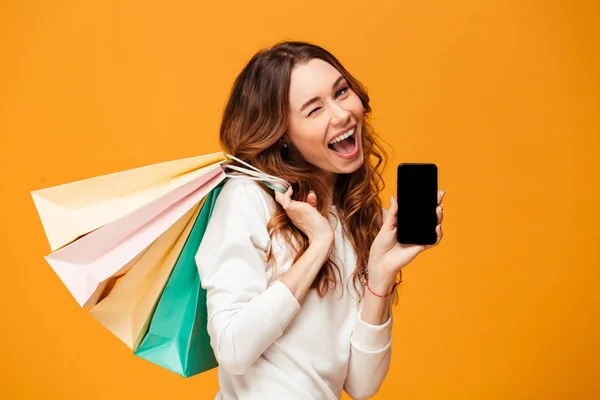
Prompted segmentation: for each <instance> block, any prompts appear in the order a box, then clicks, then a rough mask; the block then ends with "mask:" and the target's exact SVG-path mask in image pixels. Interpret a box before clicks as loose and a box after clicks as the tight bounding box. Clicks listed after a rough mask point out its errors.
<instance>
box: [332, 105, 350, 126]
mask: <svg viewBox="0 0 600 400" xmlns="http://www.w3.org/2000/svg"><path fill="white" fill-rule="evenodd" d="M329 110H330V111H329V112H330V114H331V119H330V123H331V125H333V126H337V125H344V126H345V125H347V124H348V121H349V120H350V117H351V115H352V114H351V113H350V111H348V110H346V109H345V108H343V107H340V106H339V105H338V104H335V103H334V104H332V105H331V106H330V107H329Z"/></svg>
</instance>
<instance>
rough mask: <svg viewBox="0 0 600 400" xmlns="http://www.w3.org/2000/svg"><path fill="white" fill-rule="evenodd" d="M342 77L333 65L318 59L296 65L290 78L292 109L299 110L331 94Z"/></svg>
mask: <svg viewBox="0 0 600 400" xmlns="http://www.w3.org/2000/svg"><path fill="white" fill-rule="evenodd" d="M340 75H341V73H340V72H339V71H338V70H337V69H335V68H334V67H333V66H332V65H331V64H329V63H328V62H326V61H323V60H321V59H318V58H313V59H312V60H310V61H309V62H307V63H306V64H302V65H296V66H295V67H294V68H293V69H292V73H291V77H290V95H289V96H290V98H289V101H290V107H291V108H292V109H295V110H299V109H300V107H302V104H304V102H306V101H307V100H310V99H312V98H313V97H316V96H325V95H327V94H329V93H330V92H331V86H332V85H333V83H334V82H335V80H336V79H337V78H339V76H340Z"/></svg>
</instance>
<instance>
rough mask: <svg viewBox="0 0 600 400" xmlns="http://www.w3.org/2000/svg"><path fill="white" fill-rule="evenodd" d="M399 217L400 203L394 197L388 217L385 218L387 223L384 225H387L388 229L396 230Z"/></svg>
mask: <svg viewBox="0 0 600 400" xmlns="http://www.w3.org/2000/svg"><path fill="white" fill-rule="evenodd" d="M397 215H398V201H397V200H396V198H395V197H394V196H392V198H391V200H390V209H389V210H388V213H387V216H386V217H385V221H383V225H385V226H386V227H387V228H388V229H394V228H395V227H396V222H397V220H396V217H397Z"/></svg>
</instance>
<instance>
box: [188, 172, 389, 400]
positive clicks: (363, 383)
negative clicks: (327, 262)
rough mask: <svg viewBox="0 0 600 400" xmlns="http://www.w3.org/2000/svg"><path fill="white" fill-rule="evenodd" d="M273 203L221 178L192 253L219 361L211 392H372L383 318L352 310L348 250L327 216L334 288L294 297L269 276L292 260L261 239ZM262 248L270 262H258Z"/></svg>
mask: <svg viewBox="0 0 600 400" xmlns="http://www.w3.org/2000/svg"><path fill="white" fill-rule="evenodd" d="M274 209H275V200H274V199H273V198H272V197H270V196H269V195H267V193H265V192H264V191H263V190H262V189H261V188H260V187H259V186H258V184H257V183H256V182H254V181H252V180H247V179H239V178H234V179H231V180H229V181H228V182H226V183H225V185H224V187H223V189H222V191H221V194H220V196H219V197H218V199H217V202H216V204H215V207H214V210H213V214H212V217H211V219H210V222H209V224H208V226H207V230H206V233H205V236H204V239H203V241H202V244H201V245H200V247H199V249H198V252H197V255H196V263H197V265H198V270H199V273H200V279H201V282H202V287H203V288H205V289H206V290H207V308H208V332H209V334H210V337H211V345H212V347H213V349H214V352H215V355H216V358H217V361H218V362H219V372H218V373H219V384H220V391H219V393H217V395H216V399H224V400H234V399H239V400H246V399H253V400H254V399H256V400H259V399H260V400H264V399H277V400H294V399H307V400H308V399H311V400H312V399H317V400H328V399H339V398H340V397H341V395H342V391H343V390H344V389H345V390H346V392H347V393H348V394H350V396H351V397H352V398H354V399H366V398H369V397H371V396H373V395H374V394H375V393H376V392H377V390H378V389H379V387H380V385H381V383H382V382H383V380H384V378H385V376H386V374H387V371H388V368H389V364H390V357H391V328H392V318H390V319H389V320H388V321H387V322H386V323H385V324H383V325H380V326H374V325H370V324H367V323H365V322H364V321H363V320H362V319H361V318H360V310H361V309H362V305H361V304H358V303H357V301H356V299H357V294H356V292H355V291H354V288H353V285H352V281H351V275H352V272H353V270H354V268H355V265H356V257H355V254H354V251H353V250H352V247H351V245H350V243H349V242H348V241H347V239H346V238H345V236H344V234H343V232H342V229H341V224H336V223H335V219H333V217H332V219H331V221H332V224H333V225H334V227H335V249H334V253H335V254H336V256H337V257H338V260H339V261H338V266H339V268H340V270H341V273H342V276H343V279H344V281H343V289H342V288H341V287H339V288H338V289H337V290H336V291H335V292H331V291H330V292H329V293H328V295H327V296H326V297H325V298H320V297H319V296H318V294H317V293H316V292H314V291H310V292H309V293H308V294H307V296H306V297H305V299H304V301H303V304H302V305H300V304H299V303H298V301H297V300H296V298H295V297H294V296H293V295H292V293H291V292H290V290H289V289H288V288H287V286H285V285H284V284H283V283H281V282H280V281H279V279H278V277H280V276H281V275H282V274H283V273H285V272H286V271H287V269H288V268H289V267H290V266H291V265H292V261H293V259H292V254H291V252H290V250H289V248H288V247H287V245H286V244H285V243H284V242H283V240H281V239H280V238H277V237H276V238H274V239H273V240H271V239H270V238H269V234H268V231H267V222H268V221H269V219H270V217H271V215H272V213H273V210H274ZM336 225H337V226H336ZM270 249H272V250H273V251H274V255H275V259H276V263H275V268H274V269H273V268H272V265H270V264H267V263H266V254H267V251H269V250H270ZM273 273H275V274H276V278H275V279H274V280H273V281H272V282H270V281H269V278H270V277H271V275H272V274H273Z"/></svg>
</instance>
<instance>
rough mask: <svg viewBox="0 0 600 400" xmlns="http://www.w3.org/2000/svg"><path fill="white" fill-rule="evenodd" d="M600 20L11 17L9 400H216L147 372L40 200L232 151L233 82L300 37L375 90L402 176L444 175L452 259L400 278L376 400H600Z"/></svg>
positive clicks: (464, 8) (75, 4)
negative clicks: (55, 188)
mask: <svg viewBox="0 0 600 400" xmlns="http://www.w3.org/2000/svg"><path fill="white" fill-rule="evenodd" d="M599 20H600V7H599V3H598V2H597V1H587V2H586V1H569V0H563V1H531V0H520V1H516V0H513V1H500V0H495V1H476V0H470V1H468V0H455V1H439V0H438V1H435V0H424V1H412V2H409V1H400V2H398V1H372V2H363V1H345V2H327V1H322V0H320V1H294V2H284V1H262V2H248V1H243V2H242V1H236V2H230V1H223V2H218V1H210V2H205V1H168V2H158V1H154V2H148V1H96V2H91V1H59V0H55V1H51V2H48V1H24V0H13V1H3V2H2V3H1V5H0V134H1V142H0V145H1V147H0V148H1V149H2V154H1V157H0V171H1V172H0V173H1V174H2V175H1V183H0V185H1V195H2V197H1V198H2V207H1V211H0V229H1V239H2V240H1V244H2V265H1V268H2V278H3V279H2V281H3V284H2V290H1V292H0V293H1V294H0V296H1V298H0V312H1V322H0V323H1V326H0V343H1V344H2V350H1V352H2V355H1V358H0V359H1V361H0V362H1V368H2V370H1V375H0V397H1V398H7V399H17V398H28V399H34V398H35V399H61V400H66V399H115V400H116V399H134V398H136V399H137V398H139V399H169V398H173V399H184V398H194V399H212V398H213V397H214V394H215V392H216V391H217V375H216V370H213V371H211V372H209V373H206V374H203V375H200V376H196V377H193V378H190V379H183V378H181V377H179V376H177V375H175V374H173V373H171V372H168V371H166V370H163V369H161V368H159V367H156V366H154V365H153V364H150V363H149V362H147V361H145V360H142V359H140V358H137V357H135V356H133V355H132V354H131V352H130V351H129V349H127V348H126V346H125V345H123V344H121V343H120V342H119V341H118V340H117V339H116V338H115V337H114V336H113V335H112V334H111V333H109V332H108V331H107V330H106V329H104V328H102V327H101V326H100V325H99V324H98V323H97V322H95V320H93V318H91V317H90V316H89V315H87V314H86V313H85V312H83V311H82V310H81V309H79V308H78V306H77V304H76V303H75V301H74V300H73V298H72V297H71V296H70V294H69V293H68V291H67V290H66V289H65V288H64V287H63V285H62V284H61V282H60V280H59V279H58V278H57V276H56V275H55V273H54V272H53V271H52V270H51V268H50V267H49V266H48V265H47V264H46V263H45V261H44V259H43V257H44V256H45V255H46V254H47V253H48V251H49V247H48V244H47V242H46V241H45V236H44V233H43V230H42V226H41V224H40V221H39V219H38V217H37V214H36V210H35V208H34V205H33V202H32V200H31V197H30V194H29V192H30V191H32V190H35V189H39V188H43V187H48V186H52V185H56V184H60V183H65V182H70V181H74V180H77V179H82V178H87V177H91V176H96V175H100V174H105V173H109V172H115V171H119V170H122V169H127V168H133V167H136V166H140V165H146V164H150V163H154V162H159V161H164V160H169V159H173V158H182V157H187V156H192V155H195V154H200V153H207V152H212V151H219V148H218V144H217V132H218V127H219V122H220V117H221V112H222V109H223V106H224V102H225V100H226V97H227V95H228V93H229V89H230V87H231V84H232V82H233V79H234V78H235V76H236V75H237V73H238V72H239V71H240V70H241V68H242V67H243V66H244V64H245V63H246V62H247V61H248V59H249V58H250V57H251V56H252V54H253V53H254V52H255V51H257V50H258V49H259V48H261V47H266V46H270V45H272V44H274V43H275V42H277V41H279V40H283V39H300V40H308V41H312V42H314V43H317V44H320V45H322V46H324V47H326V48H327V49H329V50H330V51H332V52H333V53H334V54H335V55H336V56H338V57H339V59H340V60H341V61H342V63H343V64H344V65H345V66H346V67H347V68H348V69H349V70H350V71H351V72H352V73H353V74H355V75H356V76H357V77H358V78H359V79H360V80H361V81H362V82H363V83H365V85H366V86H367V87H368V89H369V92H370V95H371V97H372V105H373V109H374V115H373V124H374V125H375V127H376V129H377V130H378V131H379V132H380V134H381V135H382V136H383V137H384V138H385V139H386V140H387V141H388V142H389V144H390V146H391V147H393V149H394V153H393V154H392V158H391V162H390V164H389V167H388V169H387V171H386V175H385V178H386V183H387V188H386V190H385V193H384V199H385V201H386V204H388V203H387V202H388V199H389V196H390V195H391V194H392V193H393V191H394V188H395V182H394V179H395V166H396V165H397V164H398V163H399V162H409V161H410V162H435V163H437V164H438V166H439V168H440V188H445V189H447V191H448V193H447V196H446V199H445V203H444V205H445V208H444V209H445V221H444V225H443V227H444V233H445V237H444V240H443V241H442V244H441V245H440V246H439V247H437V248H435V249H432V250H430V251H428V252H427V253H424V254H422V255H420V256H418V258H417V259H415V260H414V261H413V262H412V263H411V265H409V266H408V267H407V268H406V269H405V274H404V276H405V284H404V287H403V290H402V297H401V300H400V304H399V305H398V307H397V308H396V309H395V311H394V312H395V317H396V319H395V327H394V347H393V361H392V366H391V371H390V373H389V376H388V378H387V380H386V381H385V383H384V385H383V387H382V388H381V391H380V392H379V394H378V395H377V396H376V398H377V399H403V400H409V399H410V400H413V399H414V400H423V399H545V400H547V399H597V398H600V361H599V360H600V343H599V342H600V340H599V337H600V329H599V328H600V322H599V321H598V314H599V305H600V293H599V292H600V290H598V284H599V283H600V279H599V278H600V277H599V273H598V269H600V256H599V252H598V244H597V242H598V239H599V236H600V235H599V234H598V229H599V227H598V225H599V222H600V218H599V214H600V213H599V211H598V209H599V207H600V204H599V201H598V200H599V198H598V197H599V189H598V184H599V183H600V179H599V178H598V176H599V175H598V174H599V172H600V171H599V168H598V167H597V166H596V165H595V164H594V161H596V159H597V156H596V153H597V152H598V151H599V150H600V146H599V139H600V129H599V128H600V123H599V122H600V121H599V116H598V112H599V111H600V107H599V106H600V102H599V99H598V94H599V89H600V88H599V75H600V57H599V54H600V51H599V50H600V41H599V37H600V29H599V28H598V25H597V24H598V21H599Z"/></svg>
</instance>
